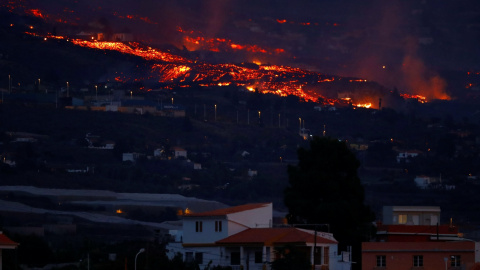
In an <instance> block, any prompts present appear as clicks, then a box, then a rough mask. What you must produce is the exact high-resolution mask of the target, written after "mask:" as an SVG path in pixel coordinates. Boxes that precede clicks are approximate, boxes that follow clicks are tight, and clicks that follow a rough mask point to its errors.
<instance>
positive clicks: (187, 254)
mask: <svg viewBox="0 0 480 270" xmlns="http://www.w3.org/2000/svg"><path fill="white" fill-rule="evenodd" d="M185 261H186V262H191V261H193V252H185Z"/></svg>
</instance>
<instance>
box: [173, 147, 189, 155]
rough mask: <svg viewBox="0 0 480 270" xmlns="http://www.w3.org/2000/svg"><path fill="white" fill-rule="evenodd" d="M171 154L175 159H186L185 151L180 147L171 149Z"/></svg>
mask: <svg viewBox="0 0 480 270" xmlns="http://www.w3.org/2000/svg"><path fill="white" fill-rule="evenodd" d="M173 153H174V156H175V158H180V157H183V158H187V150H185V149H183V148H181V147H178V146H175V147H173Z"/></svg>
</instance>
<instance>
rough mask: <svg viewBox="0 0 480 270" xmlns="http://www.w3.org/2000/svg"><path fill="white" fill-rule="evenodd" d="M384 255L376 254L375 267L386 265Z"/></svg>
mask: <svg viewBox="0 0 480 270" xmlns="http://www.w3.org/2000/svg"><path fill="white" fill-rule="evenodd" d="M386 266H387V262H386V256H385V255H378V256H377V267H386Z"/></svg>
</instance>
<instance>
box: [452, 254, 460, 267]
mask: <svg viewBox="0 0 480 270" xmlns="http://www.w3.org/2000/svg"><path fill="white" fill-rule="evenodd" d="M450 266H460V255H452V256H450Z"/></svg>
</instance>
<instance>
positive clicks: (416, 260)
mask: <svg viewBox="0 0 480 270" xmlns="http://www.w3.org/2000/svg"><path fill="white" fill-rule="evenodd" d="M413 266H414V267H422V266H423V255H415V256H413Z"/></svg>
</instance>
